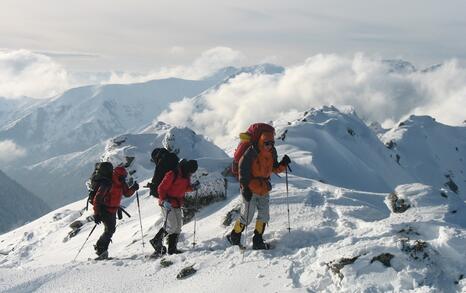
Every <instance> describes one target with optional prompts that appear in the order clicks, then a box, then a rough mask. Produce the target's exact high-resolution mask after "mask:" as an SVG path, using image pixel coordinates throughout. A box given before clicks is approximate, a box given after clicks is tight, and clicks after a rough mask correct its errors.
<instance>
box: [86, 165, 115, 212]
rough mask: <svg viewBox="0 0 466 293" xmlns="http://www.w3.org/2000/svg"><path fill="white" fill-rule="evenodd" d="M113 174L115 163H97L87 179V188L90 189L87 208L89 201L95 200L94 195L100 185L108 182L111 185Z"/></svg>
mask: <svg viewBox="0 0 466 293" xmlns="http://www.w3.org/2000/svg"><path fill="white" fill-rule="evenodd" d="M112 175H113V165H112V163H110V162H99V163H95V166H94V171H93V172H92V175H91V177H90V178H89V180H88V181H87V188H88V189H89V197H88V200H87V204H86V209H87V207H88V204H89V203H91V204H92V203H93V202H94V197H95V195H96V193H97V190H98V189H99V187H100V185H102V184H106V185H107V186H111V184H112Z"/></svg>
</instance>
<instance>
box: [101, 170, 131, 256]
mask: <svg viewBox="0 0 466 293" xmlns="http://www.w3.org/2000/svg"><path fill="white" fill-rule="evenodd" d="M127 175H128V173H127V172H126V169H125V168H124V167H116V168H115V169H113V174H112V183H111V184H109V183H106V184H101V185H100V187H99V189H98V190H97V193H96V195H95V197H94V202H93V205H94V222H95V223H96V224H100V223H102V222H103V223H104V226H105V230H104V233H103V234H102V235H101V236H100V238H99V240H97V243H96V244H95V245H94V248H95V251H96V253H97V255H98V256H99V258H106V257H107V256H108V252H107V249H108V245H109V244H110V241H111V240H112V236H113V233H115V227H116V213H117V211H118V209H119V208H120V203H121V198H122V196H123V195H124V196H125V197H130V196H132V195H133V194H134V192H136V190H138V189H139V184H138V183H137V182H136V181H134V183H133V185H131V187H128V185H127V184H126V176H127Z"/></svg>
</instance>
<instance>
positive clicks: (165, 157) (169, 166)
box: [147, 148, 179, 197]
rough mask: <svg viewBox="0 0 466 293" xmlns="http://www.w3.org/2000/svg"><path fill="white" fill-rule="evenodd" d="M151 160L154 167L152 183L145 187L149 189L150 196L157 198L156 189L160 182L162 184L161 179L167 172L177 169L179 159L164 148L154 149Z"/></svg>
mask: <svg viewBox="0 0 466 293" xmlns="http://www.w3.org/2000/svg"><path fill="white" fill-rule="evenodd" d="M151 160H152V162H154V163H155V165H156V166H155V170H154V175H153V176H152V181H151V182H150V183H148V184H147V187H149V188H150V195H152V196H155V197H159V195H158V191H157V188H158V187H159V184H160V182H162V179H163V177H164V176H165V174H166V173H167V172H168V171H172V170H176V169H177V168H178V161H179V158H178V156H177V155H176V154H174V153H172V152H170V151H169V150H167V149H166V148H156V149H154V150H153V151H152V153H151Z"/></svg>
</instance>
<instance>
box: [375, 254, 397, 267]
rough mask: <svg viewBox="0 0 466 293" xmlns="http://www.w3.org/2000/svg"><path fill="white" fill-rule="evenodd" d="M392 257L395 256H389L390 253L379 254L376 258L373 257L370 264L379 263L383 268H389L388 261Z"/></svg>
mask: <svg viewBox="0 0 466 293" xmlns="http://www.w3.org/2000/svg"><path fill="white" fill-rule="evenodd" d="M394 257H395V256H394V255H393V254H391V253H382V254H379V255H378V256H375V257H373V258H372V260H371V263H373V262H374V261H379V262H381V263H382V264H383V265H384V266H386V267H391V266H392V265H391V264H390V261H391V260H392V258H394Z"/></svg>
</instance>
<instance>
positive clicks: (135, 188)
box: [129, 181, 139, 191]
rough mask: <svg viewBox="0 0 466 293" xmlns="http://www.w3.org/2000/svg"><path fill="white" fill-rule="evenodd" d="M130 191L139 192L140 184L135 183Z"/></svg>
mask: <svg viewBox="0 0 466 293" xmlns="http://www.w3.org/2000/svg"><path fill="white" fill-rule="evenodd" d="M129 189H133V190H134V191H136V190H139V184H138V182H137V181H134V183H133V185H131V187H130V188H129Z"/></svg>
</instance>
